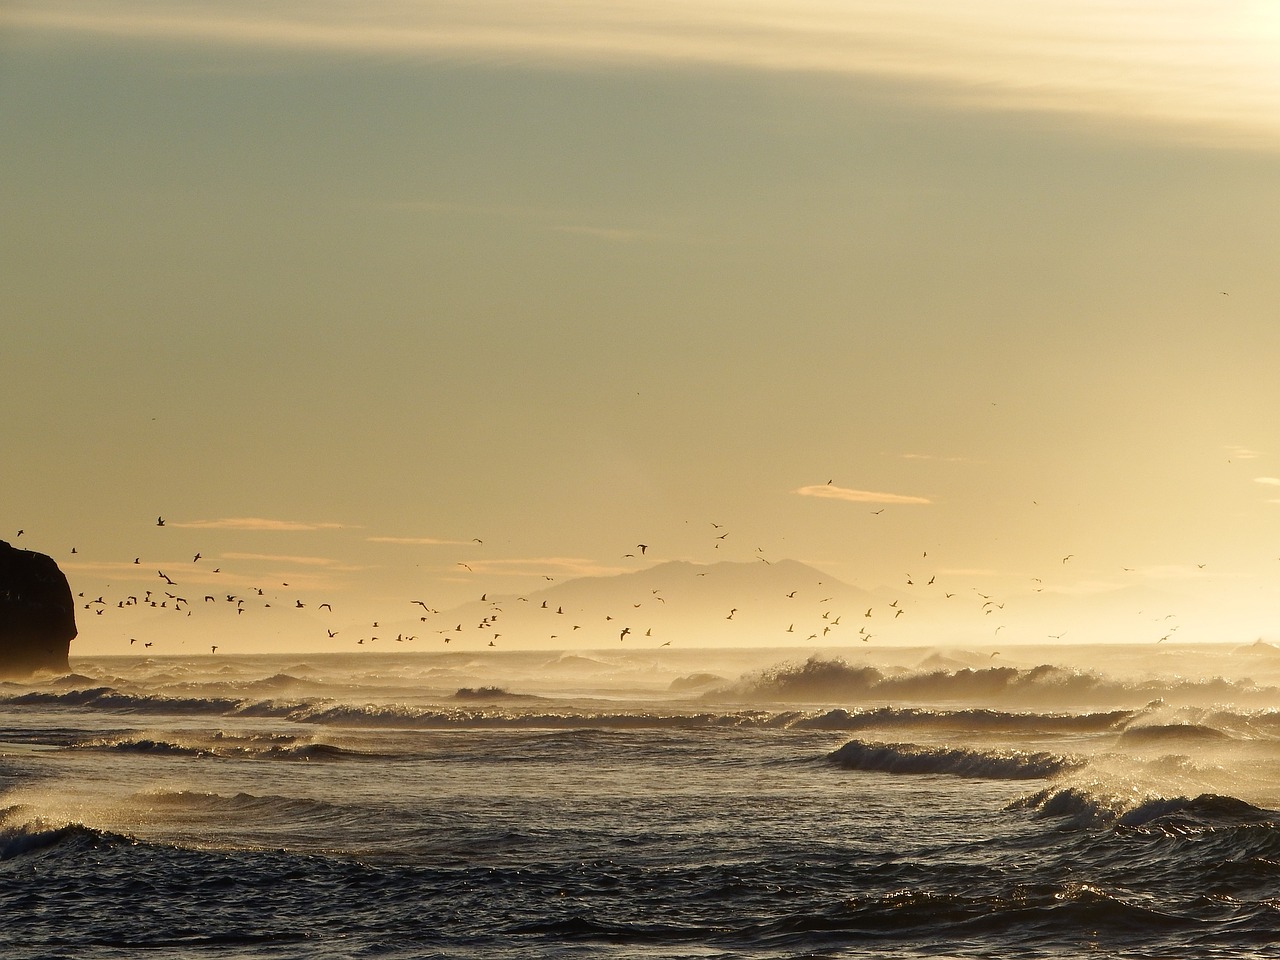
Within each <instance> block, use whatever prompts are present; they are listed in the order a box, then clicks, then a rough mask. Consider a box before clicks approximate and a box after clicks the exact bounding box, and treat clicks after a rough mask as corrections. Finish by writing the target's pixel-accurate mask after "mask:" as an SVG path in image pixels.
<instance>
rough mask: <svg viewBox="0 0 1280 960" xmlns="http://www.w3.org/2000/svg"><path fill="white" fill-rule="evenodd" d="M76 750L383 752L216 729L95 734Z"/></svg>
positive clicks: (328, 756)
mask: <svg viewBox="0 0 1280 960" xmlns="http://www.w3.org/2000/svg"><path fill="white" fill-rule="evenodd" d="M71 748H72V749H77V750H102V751H116V752H120V753H145V754H161V755H169V756H179V757H223V758H235V759H245V760H308V761H324V760H371V759H372V760H376V759H385V756H384V755H383V754H374V753H366V752H362V751H358V750H350V749H347V748H345V747H339V746H335V745H333V744H328V743H314V742H312V741H309V740H302V739H299V738H298V737H292V736H288V735H286V734H278V735H268V736H263V737H237V736H231V735H227V734H223V733H217V734H214V735H212V736H209V737H191V738H187V739H182V740H179V739H175V738H172V737H170V738H168V739H163V738H154V737H150V736H146V735H144V734H119V735H114V736H106V737H94V738H92V739H89V740H81V741H79V742H76V743H73V744H71Z"/></svg>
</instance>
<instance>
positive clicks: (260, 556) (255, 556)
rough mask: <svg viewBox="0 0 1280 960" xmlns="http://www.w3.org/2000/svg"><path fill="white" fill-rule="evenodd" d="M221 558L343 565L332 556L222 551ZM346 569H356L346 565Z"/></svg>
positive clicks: (312, 565)
mask: <svg viewBox="0 0 1280 960" xmlns="http://www.w3.org/2000/svg"><path fill="white" fill-rule="evenodd" d="M219 559H221V560H255V561H262V562H266V563H291V564H297V565H298V566H304V567H338V566H344V565H343V564H342V562H341V561H340V560H334V559H333V558H332V557H298V556H287V555H281V554H275V553H224V554H220V555H219ZM346 569H356V568H353V567H347V568H346Z"/></svg>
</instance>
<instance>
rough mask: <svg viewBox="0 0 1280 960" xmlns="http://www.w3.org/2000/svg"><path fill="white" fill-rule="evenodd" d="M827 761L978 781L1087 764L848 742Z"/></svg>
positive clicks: (1041, 775)
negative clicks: (940, 774)
mask: <svg viewBox="0 0 1280 960" xmlns="http://www.w3.org/2000/svg"><path fill="white" fill-rule="evenodd" d="M827 759H828V760H829V761H830V762H831V763H834V764H835V765H836V766H839V767H843V768H844V769H846V770H874V771H879V772H881V773H911V774H921V773H944V774H949V775H951V776H955V777H966V778H971V779H978V780H1045V779H1049V778H1051V777H1056V776H1058V775H1059V774H1061V773H1066V772H1068V771H1071V770H1078V769H1080V768H1081V767H1083V766H1085V764H1086V763H1087V761H1086V760H1084V759H1083V758H1080V757H1067V756H1060V755H1057V754H1052V753H1044V752H1040V753H1024V752H1022V751H1018V750H1008V751H996V750H969V749H966V748H963V747H957V748H950V749H944V748H939V747H922V746H917V745H916V744H911V743H868V742H866V741H864V740H850V741H849V742H848V743H846V744H845V745H844V746H842V747H840V748H839V749H837V750H833V751H832V752H831V753H830V754H828V755H827Z"/></svg>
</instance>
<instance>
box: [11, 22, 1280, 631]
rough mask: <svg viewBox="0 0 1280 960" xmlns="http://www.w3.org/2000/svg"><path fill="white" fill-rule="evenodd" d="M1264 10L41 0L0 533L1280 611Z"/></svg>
mask: <svg viewBox="0 0 1280 960" xmlns="http://www.w3.org/2000/svg"><path fill="white" fill-rule="evenodd" d="M1277 9H1278V8H1277V7H1276V6H1275V5H1274V4H1269V3H1259V2H1252V3H1245V2H1232V3H1223V2H1221V0H1215V2H1213V3H1210V2H1207V0H1204V2H1201V0H1187V2H1176V0H1167V2H1143V3H1115V2H1090V0H1080V2H1066V0H1060V2H1048V0H1036V2H1024V0H1017V2H1013V0H1004V2H996V0H991V2H982V3H966V4H962V5H957V4H955V3H952V2H947V0H914V2H903V0H895V2H883V0H786V2H783V0H734V2H728V0H724V2H720V0H680V2H674V0H671V2H668V0H645V2H644V3H639V2H637V3H631V2H619V0H611V2H596V0H582V2H559V3H542V4H528V3H516V2H495V0H466V2H461V0H460V2H431V0H422V2H409V0H398V2H392V0H367V2H362V3H356V2H343V0H332V2H317V0H307V2H301V0H299V2H287V0H280V2H268V3H262V2H248V0H222V2H219V3H217V4H205V3H194V2H193V3H182V2H176V0H174V2H169V0H152V2H141V0H139V2H127V0H120V2H117V0H93V2H87V0H86V2H73V0H38V2H35V0H32V2H24V0H16V2H15V0H10V2H9V3H7V4H5V5H4V6H3V7H2V8H0V130H2V131H3V136H0V222H2V223H3V225H4V226H3V229H2V230H0V328H2V329H3V333H4V347H5V349H4V357H5V360H4V373H3V377H2V378H0V397H2V398H3V399H2V403H3V412H4V416H3V419H2V420H0V450H2V451H3V458H2V460H0V471H3V483H2V485H0V490H2V491H3V500H2V501H0V514H2V516H0V538H3V539H8V540H10V541H11V542H14V538H15V536H16V534H17V531H18V530H19V529H21V530H24V531H25V532H24V534H23V536H22V537H21V539H19V540H17V541H16V543H17V545H18V546H24V547H27V548H30V549H36V550H41V551H43V552H47V553H50V554H51V555H53V556H54V557H55V558H56V559H58V561H59V562H60V563H61V564H62V565H63V567H64V569H65V570H66V571H67V573H68V574H69V575H70V577H71V579H72V584H73V587H74V588H76V589H77V590H83V591H85V592H86V593H88V594H89V595H90V597H91V598H92V597H97V596H99V595H102V596H104V597H106V598H107V599H108V600H111V599H115V598H117V597H119V596H122V595H124V594H138V593H139V592H140V591H142V590H144V589H147V588H152V589H155V588H157V587H163V582H162V581H158V580H157V577H156V573H157V570H158V569H165V568H168V569H167V570H166V572H169V573H170V575H171V576H173V574H172V570H174V569H180V572H181V575H182V580H183V581H184V587H185V589H187V590H188V592H191V593H194V594H198V595H199V594H203V593H205V592H209V593H215V592H219V593H231V592H237V593H238V592H242V591H245V590H247V589H249V588H250V587H251V586H254V585H259V584H263V583H272V584H275V583H277V582H279V583H280V584H283V583H286V582H287V583H289V584H290V587H289V588H288V590H287V591H284V589H283V588H277V589H279V590H281V591H282V592H285V593H287V595H288V596H289V597H290V598H292V597H294V595H295V594H296V597H297V598H298V599H302V600H304V602H305V603H306V604H308V605H309V606H310V605H314V604H318V603H320V602H322V601H325V600H327V601H329V602H331V603H332V604H333V606H334V607H335V608H340V609H339V617H340V618H341V619H342V620H343V622H344V623H345V622H354V621H355V620H356V619H360V618H368V617H371V616H372V617H376V616H377V615H378V612H379V611H387V610H397V611H400V612H403V608H404V605H405V604H406V603H407V601H408V598H422V599H425V600H427V601H428V602H429V603H430V604H432V605H433V606H436V607H438V608H441V609H444V608H447V607H449V606H452V605H454V604H457V603H461V602H463V601H465V600H470V599H473V598H475V597H476V596H478V595H479V594H480V593H481V592H486V591H493V592H497V593H517V592H527V591H533V590H536V589H538V588H539V587H540V586H544V585H546V583H547V582H548V581H547V580H546V579H544V578H546V577H554V578H556V580H563V579H565V578H568V577H570V576H573V575H577V574H586V573H601V572H621V571H627V570H635V569H639V568H641V567H643V566H645V565H647V564H649V563H652V562H657V561H662V560H669V559H686V560H694V561H700V562H710V561H714V560H722V559H723V560H744V561H753V560H754V559H756V558H757V557H764V558H769V559H779V558H783V557H789V558H794V559H797V560H801V561H804V562H807V563H810V564H813V565H815V566H817V567H819V568H821V569H823V570H826V571H828V572H829V573H831V574H832V575H834V576H836V577H839V578H841V579H843V580H845V581H847V582H849V583H851V584H854V585H856V586H860V587H863V588H866V589H876V588H885V589H890V588H894V587H896V586H899V585H901V584H902V582H903V579H904V577H906V576H908V575H911V576H936V577H937V578H938V579H939V582H940V583H942V582H945V583H947V584H949V585H950V589H951V590H953V591H954V592H957V593H963V594H965V595H966V596H969V597H972V596H973V594H974V593H975V592H978V591H980V592H981V593H983V594H987V595H991V596H998V597H1000V598H1001V599H1003V600H1005V601H1006V603H1012V604H1013V607H1014V608H1016V607H1017V605H1018V604H1019V603H1022V602H1024V601H1025V602H1026V603H1031V602H1041V600H1042V598H1043V595H1044V594H1048V595H1052V596H1055V597H1058V598H1060V599H1061V598H1074V599H1075V600H1077V601H1078V602H1079V603H1080V604H1082V605H1084V606H1082V607H1081V609H1085V608H1088V609H1091V610H1094V611H1102V610H1107V611H1116V615H1117V616H1118V617H1122V618H1123V617H1128V618H1129V619H1118V620H1117V621H1116V623H1117V624H1118V625H1120V626H1118V628H1117V629H1118V631H1119V633H1120V634H1121V635H1123V633H1124V631H1125V630H1129V629H1131V626H1132V625H1133V624H1137V623H1144V622H1147V621H1151V620H1152V619H1153V616H1151V615H1153V614H1155V613H1163V612H1164V611H1165V610H1174V611H1176V612H1177V613H1178V615H1179V616H1180V617H1183V618H1184V620H1183V622H1185V623H1186V624H1187V629H1186V630H1185V631H1184V632H1183V633H1182V634H1181V635H1180V638H1181V639H1238V638H1249V639H1251V638H1252V637H1253V636H1257V635H1267V636H1271V635H1276V636H1280V623H1277V620H1276V617H1277V611H1278V610H1280V606H1278V605H1277V604H1276V601H1277V599H1280V590H1278V589H1277V586H1278V585H1280V377H1278V376H1277V375H1276V369H1275V368H1276V363H1277V360H1280V313H1278V312H1277V309H1278V307H1280V270H1277V269H1276V266H1277V264H1278V263H1280V13H1278V12H1277ZM881 508H883V512H877V511H880V510H881ZM160 515H163V516H164V517H165V518H166V526H165V527H164V528H159V527H157V526H156V523H155V521H156V517H157V516H160ZM713 524H720V525H722V526H721V527H719V528H717V527H713V526H712V525H713ZM726 531H727V532H728V533H729V536H728V537H726V538H725V539H724V540H717V539H716V538H717V537H718V536H719V535H720V534H722V533H725V532H726ZM476 539H479V540H482V541H483V543H477V542H475V540H476ZM642 542H643V543H645V544H647V545H648V549H647V551H646V552H645V554H644V555H643V556H636V557H628V556H626V554H628V553H636V552H637V550H636V545H637V544H638V543H642ZM73 547H74V548H75V549H76V553H75V554H74V555H73V554H72V553H71V550H72V548H73ZM197 551H198V552H200V553H201V554H202V559H201V561H199V562H198V563H193V561H192V559H191V557H192V556H193V555H194V553H195V552H197ZM925 554H927V557H926V556H925ZM1067 556H1070V557H1071V559H1070V560H1069V561H1066V562H1064V561H1063V558H1064V557H1067ZM135 557H138V558H140V559H141V563H140V564H136V565H135V564H134V563H133V560H134V558H135ZM463 564H465V565H466V566H465V567H464V566H463ZM214 567H217V568H218V570H219V571H220V572H219V573H217V574H214V573H213V572H212V570H213V568H214ZM174 579H178V577H177V576H174ZM1151 591H1158V593H1154V594H1153V593H1152V592H1151ZM1152 596H1157V597H1159V598H1160V601H1159V602H1160V603H1162V604H1165V606H1162V607H1159V608H1158V609H1157V608H1156V607H1152V606H1151V605H1150V603H1151V601H1150V597H1152ZM197 612H198V611H197ZM969 613H972V610H970V611H969ZM1193 614H1195V616H1193ZM387 615H388V616H389V614H387ZM1197 617H1198V619H1197ZM191 619H195V617H193V618H191ZM989 625H990V621H989V620H988V621H986V622H985V623H979V626H981V627H982V628H983V629H986V628H987V627H988V626H989ZM244 626H245V627H246V630H245V633H246V635H247V634H248V630H247V628H248V623H247V621H246V622H245V623H244ZM132 629H133V625H132V623H129V622H127V621H121V620H118V619H117V618H114V617H111V616H106V615H104V616H101V617H96V616H82V617H81V634H82V636H81V640H80V641H77V643H78V644H79V649H84V650H102V651H106V650H117V649H121V644H122V643H124V642H125V641H124V640H122V637H124V636H125V634H127V633H129V632H130V630H132ZM175 629H176V628H175ZM306 629H307V630H309V631H311V632H310V633H309V634H306V636H314V635H315V624H314V623H308V624H307V627H306ZM1026 629H1028V630H1030V629H1031V628H1030V627H1027V628H1026ZM1036 629H1039V627H1037V628H1036ZM1151 629H1153V630H1154V629H1157V628H1154V627H1153V628H1151ZM1013 632H1015V631H1014V630H1013V629H1012V628H1011V630H1010V634H1012V633H1013ZM1010 634H1006V635H1005V636H1008V637H1009V640H1008V641H1005V642H1012V641H1016V640H1018V639H1022V637H1018V636H1010ZM299 636H302V635H301V634H300V635H299ZM1077 636H1078V637H1079V639H1090V638H1091V637H1090V635H1088V634H1085V633H1084V631H1083V630H1081V631H1078V633H1077ZM320 637H321V638H322V639H324V634H323V632H321V633H320ZM1096 638H1099V639H1101V638H1103V637H1101V636H1097V637H1096ZM1106 638H1107V639H1114V638H1117V637H1115V636H1109V637H1106ZM769 639H770V640H773V639H775V638H769ZM941 639H945V638H940V640H941ZM1025 639H1034V640H1042V639H1044V635H1043V633H1033V634H1028V635H1027V636H1026V637H1025ZM285 640H289V641H294V640H297V642H305V641H304V640H300V639H298V638H297V637H294V636H293V635H292V634H289V633H288V632H287V631H281V630H276V631H275V632H273V633H271V634H270V636H269V637H266V638H265V639H264V638H259V639H256V640H253V641H248V640H244V641H235V642H244V643H246V644H248V645H252V644H257V645H259V647H260V646H262V645H269V644H271V643H280V642H284V641H285ZM228 642H229V643H231V642H233V641H231V640H228ZM247 648H248V646H246V649H247ZM337 648H338V647H334V649H337ZM75 649H76V648H73V653H74V652H75Z"/></svg>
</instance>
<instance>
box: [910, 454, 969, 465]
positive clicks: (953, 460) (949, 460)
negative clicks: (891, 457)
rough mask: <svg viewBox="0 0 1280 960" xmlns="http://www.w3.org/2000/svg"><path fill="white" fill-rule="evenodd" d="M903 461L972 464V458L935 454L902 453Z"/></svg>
mask: <svg viewBox="0 0 1280 960" xmlns="http://www.w3.org/2000/svg"><path fill="white" fill-rule="evenodd" d="M898 456H899V457H900V458H901V459H903V460H936V461H938V462H940V463H972V462H974V461H973V459H972V458H971V457H940V456H938V455H937V454H933V453H900V454H898Z"/></svg>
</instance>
